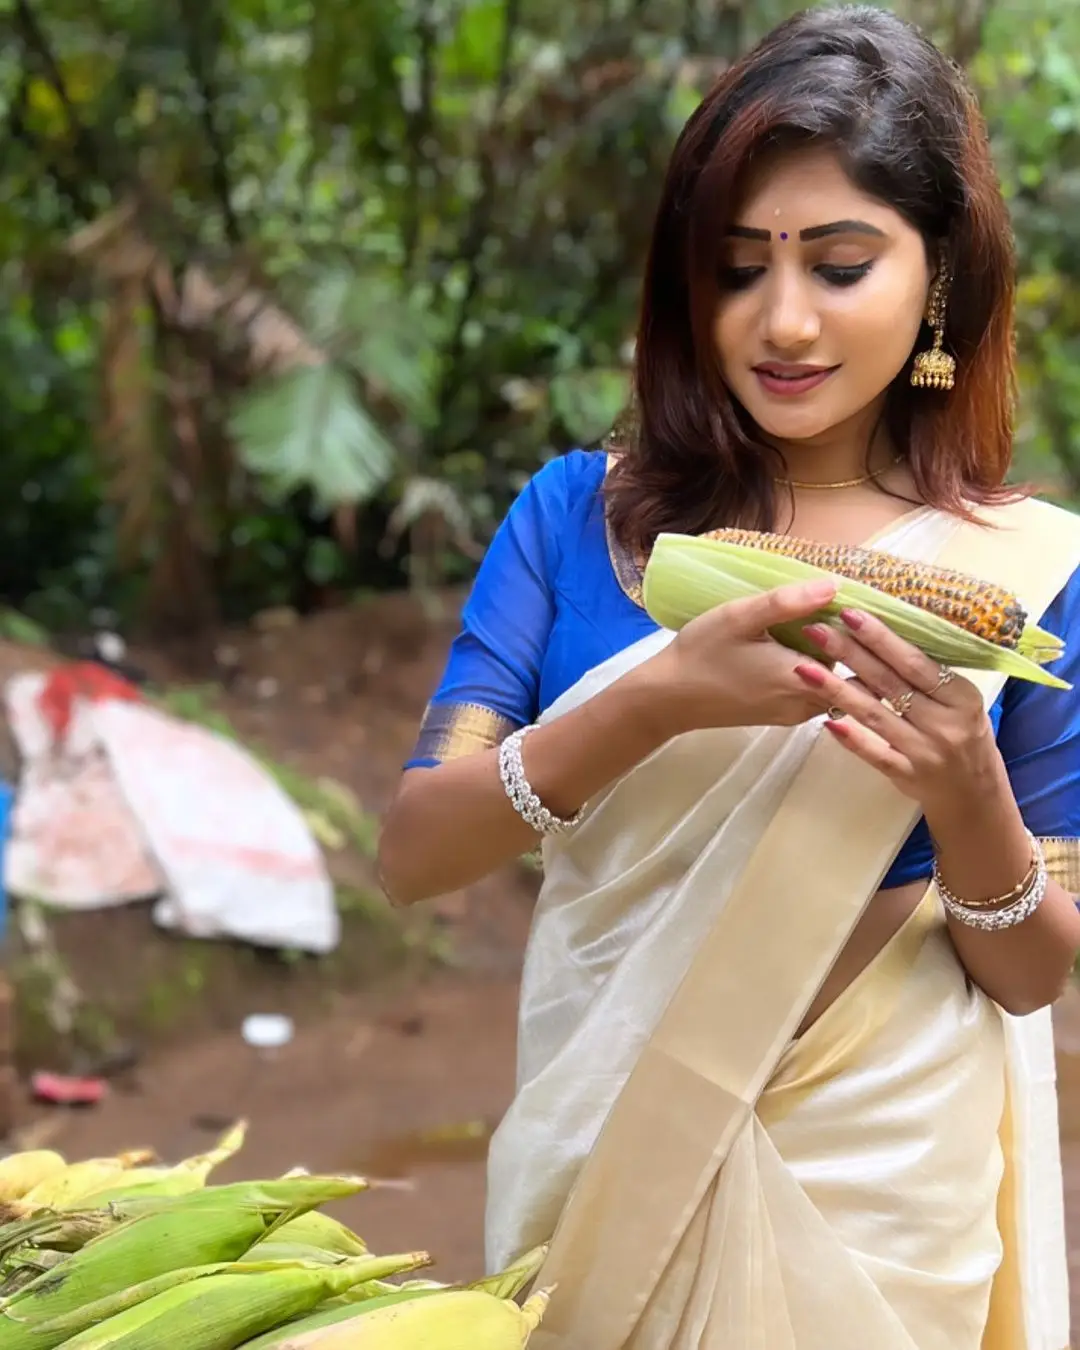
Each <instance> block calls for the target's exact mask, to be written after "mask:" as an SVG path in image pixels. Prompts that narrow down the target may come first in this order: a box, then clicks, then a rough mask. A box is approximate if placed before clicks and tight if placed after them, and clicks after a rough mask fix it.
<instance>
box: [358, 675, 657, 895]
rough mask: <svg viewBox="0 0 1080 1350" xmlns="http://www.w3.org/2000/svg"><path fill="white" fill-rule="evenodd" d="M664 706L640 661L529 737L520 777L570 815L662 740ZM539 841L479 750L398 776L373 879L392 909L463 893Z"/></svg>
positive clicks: (493, 762)
mask: <svg viewBox="0 0 1080 1350" xmlns="http://www.w3.org/2000/svg"><path fill="white" fill-rule="evenodd" d="M662 702H663V699H662V697H661V696H660V695H659V691H658V690H657V689H656V687H655V685H654V683H653V682H652V680H651V678H650V671H649V668H648V664H647V663H646V664H645V665H643V666H639V667H638V668H637V669H635V670H633V671H631V672H630V673H629V674H628V675H626V676H624V677H623V678H622V679H621V680H618V681H616V682H615V683H614V684H612V685H610V686H609V687H608V688H607V689H605V690H603V691H602V692H601V693H599V694H597V695H596V696H595V697H594V698H592V699H590V700H588V702H586V703H584V704H582V705H581V706H580V707H578V708H575V709H573V710H572V711H571V712H568V713H566V714H564V715H563V716H562V717H558V718H556V719H555V720H554V721H551V722H548V723H545V724H544V725H543V726H539V727H537V728H536V729H535V730H534V731H533V732H531V733H530V735H529V736H528V737H527V738H526V741H525V743H524V745H523V746H522V759H523V762H524V766H525V773H526V775H527V777H528V779H529V782H530V784H531V786H532V789H533V791H534V792H535V793H536V794H537V796H538V797H539V798H540V800H541V801H542V802H543V803H544V805H545V806H546V807H547V808H548V810H549V811H552V812H553V813H554V814H555V815H557V816H560V817H569V816H572V815H574V813H575V812H576V811H577V810H578V809H579V808H580V807H581V806H583V805H584V804H585V802H587V801H588V800H589V798H590V797H592V796H594V795H595V794H596V793H597V792H599V791H600V790H601V789H603V788H605V787H607V786H608V784H609V783H612V782H613V781H614V780H615V779H616V778H619V777H620V776H621V775H622V774H624V773H626V772H627V771H628V770H629V769H631V768H633V767H634V765H635V764H638V763H640V761H641V760H643V759H645V758H646V757H647V756H648V755H649V754H651V753H652V751H653V750H655V749H657V748H658V747H659V746H660V745H662V744H663V743H664V742H665V741H667V740H669V739H670V738H671V735H672V734H673V730H672V729H669V727H668V726H667V725H666V722H665V718H664V717H663V716H662V715H661V704H662ZM536 842H537V835H536V832H535V831H534V830H533V829H532V827H531V826H529V825H527V824H526V823H525V822H524V821H523V820H522V819H521V817H520V816H519V815H518V814H517V812H516V811H515V810H514V808H513V806H512V805H511V803H510V800H509V799H508V797H507V795H506V792H505V791H504V789H503V785H502V782H501V780H500V778H499V767H498V751H497V750H486V751H482V752H480V753H477V754H474V755H467V756H464V757H462V758H461V759H454V760H450V761H448V762H447V763H445V764H441V765H438V766H437V767H435V768H431V769H412V770H410V771H409V772H407V773H406V774H405V775H404V777H403V779H402V783H401V787H400V788H399V790H398V793H397V796H396V797H395V799H394V801H393V803H392V805H391V807H390V810H389V811H388V812H387V815H386V818H385V820H384V822H383V829H382V834H381V837H380V841H379V873H380V878H381V880H382V883H383V886H384V889H385V891H386V894H387V896H388V898H389V899H390V900H391V901H392V902H393V903H394V904H399V905H404V904H412V903H414V902H415V901H418V900H426V899H430V898H431V897H432V896H434V895H441V894H445V893H446V892H448V891H454V890H458V889H460V888H461V887H462V886H467V885H469V884H470V883H471V882H474V881H477V880H479V879H480V878H481V877H483V876H485V875H486V874H487V873H488V872H490V871H492V870H493V869H494V868H496V867H499V866H500V865H501V864H503V863H506V862H510V861H511V860H512V859H514V858H517V857H520V856H521V855H522V854H523V853H526V852H528V851H529V849H531V848H532V847H533V846H534V845H535V844H536Z"/></svg>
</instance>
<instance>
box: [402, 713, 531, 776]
mask: <svg viewBox="0 0 1080 1350" xmlns="http://www.w3.org/2000/svg"><path fill="white" fill-rule="evenodd" d="M516 726H517V723H515V722H514V721H512V720H511V719H510V718H509V717H504V716H503V714H502V713H497V712H493V711H492V710H491V709H490V708H484V707H481V705H480V704H479V703H429V704H428V707H427V711H426V712H425V713H424V720H423V722H422V723H421V724H420V735H419V736H418V738H417V742H416V750H415V752H414V755H415V757H416V758H417V759H435V760H438V761H439V763H440V764H442V763H445V762H446V761H447V760H451V759H461V758H462V756H464V755H475V754H478V753H479V752H480V751H481V750H492V749H494V747H495V746H496V745H499V744H500V743H501V742H502V741H504V740H505V739H506V738H507V736H509V735H510V733H511V732H512V731H513V730H515V728H516Z"/></svg>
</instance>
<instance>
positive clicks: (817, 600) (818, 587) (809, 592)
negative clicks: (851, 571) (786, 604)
mask: <svg viewBox="0 0 1080 1350" xmlns="http://www.w3.org/2000/svg"><path fill="white" fill-rule="evenodd" d="M835 595H836V582H835V581H809V582H807V584H806V598H807V599H808V600H810V601H812V602H813V603H814V604H822V605H824V604H827V603H828V601H830V600H832V599H833V598H834V597H835Z"/></svg>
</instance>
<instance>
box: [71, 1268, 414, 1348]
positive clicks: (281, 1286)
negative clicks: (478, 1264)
mask: <svg viewBox="0 0 1080 1350" xmlns="http://www.w3.org/2000/svg"><path fill="white" fill-rule="evenodd" d="M430 1259H431V1258H430V1257H429V1256H428V1254H427V1252H410V1253H408V1254H407V1255H403V1256H384V1257H377V1256H360V1257H355V1258H353V1259H352V1260H349V1261H345V1262H343V1263H342V1264H341V1265H337V1266H310V1265H305V1264H303V1263H299V1262H296V1263H292V1262H266V1263H264V1264H262V1265H250V1266H246V1267H243V1266H238V1265H234V1266H233V1267H232V1268H231V1269H230V1270H228V1271H222V1272H219V1273H217V1274H213V1275H208V1276H207V1277H206V1278H205V1279H201V1280H199V1281H198V1282H197V1284H196V1283H193V1282H191V1281H187V1282H185V1283H184V1284H181V1285H178V1286H175V1287H174V1288H171V1289H168V1290H166V1291H165V1292H164V1293H160V1294H156V1295H155V1296H154V1297H153V1298H149V1299H146V1300H145V1301H144V1302H142V1303H139V1304H138V1305H137V1306H135V1307H133V1308H127V1309H125V1310H124V1311H123V1312H119V1313H117V1314H115V1315H114V1316H111V1317H108V1318H106V1319H105V1320H104V1321H100V1322H99V1323H98V1324H97V1325H96V1326H92V1327H88V1328H87V1329H86V1330H85V1331H82V1332H80V1333H79V1334H78V1335H76V1336H73V1337H71V1338H70V1339H69V1340H67V1341H65V1342H64V1345H65V1350H160V1347H161V1346H162V1345H164V1344H170V1343H175V1344H176V1345H178V1346H183V1350H234V1347H236V1346H239V1345H241V1344H243V1342H245V1341H247V1340H249V1339H250V1338H251V1337H253V1336H258V1335H260V1334H261V1333H263V1332H265V1331H269V1330H270V1329H271V1328H272V1327H276V1326H280V1325H281V1323H282V1322H284V1321H286V1320H290V1319H293V1318H295V1317H297V1316H299V1315H302V1314H303V1313H305V1312H307V1311H308V1310H309V1309H312V1308H314V1307H315V1306H316V1305H317V1304H318V1303H320V1302H321V1301H322V1300H323V1299H324V1298H327V1297H330V1296H333V1295H334V1294H340V1293H343V1292H344V1291H345V1290H346V1289H348V1288H350V1287H351V1286H352V1285H354V1284H359V1283H362V1282H363V1281H365V1280H367V1279H378V1278H382V1277H383V1276H385V1275H391V1274H394V1273H396V1272H398V1271H401V1270H405V1269H415V1268H416V1267H417V1266H420V1265H424V1264H427V1263H428V1262H429V1261H430Z"/></svg>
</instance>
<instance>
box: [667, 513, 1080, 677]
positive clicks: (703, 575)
mask: <svg viewBox="0 0 1080 1350" xmlns="http://www.w3.org/2000/svg"><path fill="white" fill-rule="evenodd" d="M823 580H828V581H833V582H834V583H835V584H836V588H837V590H836V598H835V599H834V600H833V601H832V602H831V603H830V604H828V605H826V606H824V607H823V608H822V609H820V610H819V611H818V612H817V613H816V614H814V615H811V616H808V617H807V618H805V619H800V620H799V621H798V622H797V623H790V624H780V625H778V626H777V627H776V628H774V629H772V630H770V631H771V632H772V635H773V637H775V638H776V640H777V641H778V642H781V643H783V644H784V646H786V647H790V648H791V649H792V650H794V651H799V652H803V653H805V654H807V655H812V656H816V655H820V653H819V652H818V650H817V649H816V648H815V647H814V646H813V645H812V644H811V643H810V642H809V641H808V639H807V638H805V637H804V636H803V633H802V629H803V628H804V627H805V626H806V625H807V624H809V623H825V624H828V625H829V626H830V627H832V628H836V629H837V630H838V631H841V632H844V631H846V630H845V629H844V628H843V625H842V623H841V621H840V619H839V617H838V616H839V614H840V611H841V610H843V609H857V610H862V611H864V612H865V613H867V614H872V615H873V616H874V617H875V618H878V619H880V620H881V621H882V623H884V624H886V625H887V626H888V627H889V628H890V629H891V630H892V631H893V632H894V633H896V634H897V636H898V637H901V638H904V639H905V641H907V642H910V643H911V644H912V645H913V646H915V647H918V648H919V650H920V651H922V652H925V654H926V655H927V656H929V657H930V658H931V659H932V660H934V661H938V662H940V663H941V664H942V665H946V666H956V667H958V668H960V669H967V670H994V671H999V672H1000V673H1001V674H1003V675H1010V676H1013V677H1014V678H1016V679H1021V680H1029V681H1030V682H1031V683H1033V684H1044V685H1049V686H1050V687H1052V688H1055V689H1070V688H1071V687H1072V686H1071V685H1069V684H1067V683H1066V682H1065V681H1064V680H1062V679H1059V678H1058V677H1057V676H1056V675H1053V674H1051V673H1050V672H1049V671H1048V670H1045V669H1043V666H1042V665H1041V664H1039V662H1040V661H1052V660H1056V659H1057V658H1058V657H1059V656H1060V655H1061V654H1062V652H1063V650H1064V646H1063V644H1062V642H1061V640H1060V639H1059V638H1056V637H1055V636H1054V635H1053V634H1050V633H1044V632H1043V630H1042V629H1039V628H1037V627H1036V626H1035V625H1028V627H1027V629H1026V630H1025V641H1024V644H1023V645H1024V650H1023V651H1021V650H1011V649H1009V648H1007V647H999V646H997V645H995V644H994V643H993V642H988V641H987V640H986V639H985V638H980V637H975V636H974V635H973V634H970V633H966V632H964V631H963V630H962V629H960V628H958V627H957V626H956V625H955V624H953V623H950V622H949V621H948V620H947V619H942V618H939V617H938V616H937V615H934V614H928V613H926V612H925V611H924V610H920V609H917V608H916V607H915V606H914V605H911V604H908V603H907V601H905V600H898V599H896V598H895V597H894V596H891V595H884V594H882V593H881V592H880V591H876V590H874V588H873V587H872V586H868V585H866V584H865V583H864V582H861V581H849V580H848V579H846V578H841V577H837V576H835V575H834V574H832V573H830V572H826V571H824V570H823V569H822V568H820V567H814V566H812V565H811V564H809V563H805V562H801V561H799V560H798V559H796V558H787V557H784V556H783V555H781V554H774V553H765V552H763V551H761V550H758V549H753V548H749V547H747V546H745V545H742V544H730V543H723V542H721V541H719V540H715V539H697V538H694V537H693V536H691V535H680V534H661V535H660V536H659V537H658V538H657V540H656V543H655V545H654V546H653V551H652V555H651V557H650V558H649V562H648V564H647V566H646V568H645V575H644V578H643V588H642V589H643V600H644V605H645V609H646V612H647V613H648V614H649V616H650V617H651V618H652V619H653V620H654V621H655V622H656V623H658V624H659V625H660V626H661V627H662V628H668V629H673V630H676V631H677V630H678V629H680V628H682V627H683V626H684V625H685V624H687V623H689V622H690V621H691V620H692V619H696V618H697V617H699V615H701V614H704V613H706V611H708V610H710V609H713V608H715V607H716V606H717V605H722V604H727V603H728V602H729V601H731V600H739V599H743V598H744V597H747V596H754V595H760V594H762V593H763V592H764V591H768V590H774V589H776V588H777V587H779V586H784V585H788V584H790V583H792V582H807V581H823ZM1027 653H1030V654H1027ZM1033 656H1035V657H1037V659H1032V657H1033Z"/></svg>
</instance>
